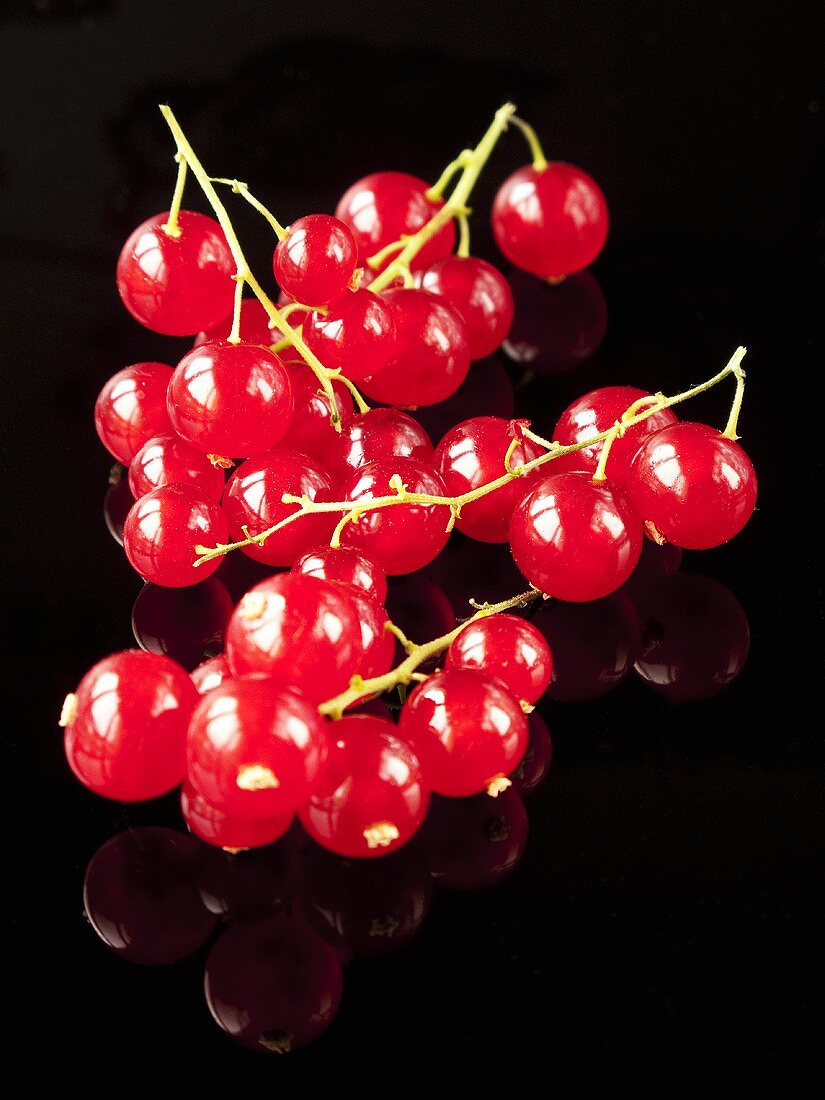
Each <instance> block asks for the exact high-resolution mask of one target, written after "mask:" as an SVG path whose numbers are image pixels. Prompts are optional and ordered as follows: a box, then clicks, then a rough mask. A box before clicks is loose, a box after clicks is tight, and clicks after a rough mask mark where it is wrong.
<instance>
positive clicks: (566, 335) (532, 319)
mask: <svg viewBox="0 0 825 1100" xmlns="http://www.w3.org/2000/svg"><path fill="white" fill-rule="evenodd" d="M507 280H508V282H509V284H510V288H511V290H512V292H513V298H514V300H515V316H514V318H513V325H512V328H511V329H510V335H509V336H508V337H507V339H506V340H505V341H504V351H505V353H506V354H507V356H508V357H509V358H510V359H512V360H514V361H515V362H516V363H519V364H520V365H521V366H522V367H524V369H525V370H531V371H533V373H534V374H544V375H554V374H565V373H566V372H567V371H572V370H576V369H577V368H578V367H581V366H583V365H584V364H585V363H587V362H588V361H589V360H590V359H592V358H593V356H594V355H595V354H596V352H597V351H598V350H599V347H600V345H601V342H602V340H604V336H605V333H606V331H607V303H606V302H605V300H604V294H603V293H602V288H601V287H600V286H599V284H598V282H597V280H596V279H595V278H594V277H593V275H591V274H590V272H589V271H580V272H579V273H578V274H577V275H569V276H568V277H567V278H566V279H565V280H564V282H563V283H559V284H557V285H551V284H550V283H547V282H543V281H542V280H541V279H537V278H536V277H535V276H534V275H531V274H530V273H529V272H527V271H518V270H516V271H511V272H510V274H509V275H508V276H507Z"/></svg>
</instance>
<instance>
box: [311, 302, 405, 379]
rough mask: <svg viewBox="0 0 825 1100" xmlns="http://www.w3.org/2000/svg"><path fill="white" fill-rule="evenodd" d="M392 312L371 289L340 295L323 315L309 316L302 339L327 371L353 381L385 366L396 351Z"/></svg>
mask: <svg viewBox="0 0 825 1100" xmlns="http://www.w3.org/2000/svg"><path fill="white" fill-rule="evenodd" d="M396 327H397V325H396V318H395V313H394V312H393V310H392V309H391V308H390V307H389V305H388V304H387V302H385V301H384V299H383V298H379V297H378V295H377V294H373V292H372V291H371V290H351V291H347V293H346V294H343V295H342V296H341V297H340V298H339V299H338V300H337V301H336V302H335V303H334V304H333V305H332V306H330V308H329V309H328V310H327V311H326V312H325V313H317V312H312V313H310V315H309V317H308V318H307V320H306V321H305V322H304V340H305V342H306V345H307V347H308V348H309V349H310V351H313V352H314V353H315V354H316V355H317V356H318V358H319V359H320V360H321V362H322V363H323V364H324V366H325V367H326V368H327V370H338V369H339V368H340V370H341V371H342V373H343V374H345V375H346V376H347V378H349V379H351V380H352V381H353V382H360V381H361V379H363V378H366V377H367V375H370V374H375V373H377V372H378V371H380V370H383V368H384V367H386V365H387V363H388V362H389V361H390V359H391V358H392V357H393V355H395V352H396Z"/></svg>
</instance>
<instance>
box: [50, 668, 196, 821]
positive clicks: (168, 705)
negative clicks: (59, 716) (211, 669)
mask: <svg viewBox="0 0 825 1100" xmlns="http://www.w3.org/2000/svg"><path fill="white" fill-rule="evenodd" d="M197 700H198V693H197V691H196V690H195V685H194V684H193V683H192V681H191V680H190V679H189V676H188V675H187V674H186V672H185V671H184V670H183V669H182V668H181V667H180V665H177V664H175V662H174V661H171V660H170V659H169V658H168V657H162V656H160V655H159V654H157V653H143V652H141V651H140V650H136V649H127V650H124V651H123V652H121V653H113V654H112V655H111V656H110V657H105V658H104V659H103V660H102V661H99V662H98V663H97V664H96V665H95V666H94V667H93V668H92V669H90V670H89V672H87V673H86V675H85V676H84V677H83V679H82V680H81V682H80V687H79V688H78V689H77V695H76V698H75V700H74V701H73V706H71V707H70V708H69V709H70V713H69V716H68V717H69V721H68V723H67V725H66V734H65V748H66V757H67V759H68V761H69V765H70V766H71V769H72V771H73V772H74V773H75V775H76V776H77V778H78V779H79V780H80V782H81V783H83V784H84V785H85V786H87V787H88V788H89V789H90V790H92V791H94V792H95V793H96V794H101V795H103V796H104V797H105V798H113V799H117V800H118V801H121V802H142V801H143V800H144V799H148V798H157V797H158V795H161V794H165V793H166V792H167V791H171V790H172V788H173V787H176V786H177V785H178V783H180V781H181V779H182V778H183V775H184V770H185V757H184V742H185V737H186V726H187V723H188V721H189V716H190V714H191V713H192V709H193V708H194V706H195V703H196V702H197ZM72 712H73V713H72Z"/></svg>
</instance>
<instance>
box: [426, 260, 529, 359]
mask: <svg viewBox="0 0 825 1100" xmlns="http://www.w3.org/2000/svg"><path fill="white" fill-rule="evenodd" d="M416 286H420V287H421V288H422V289H423V290H427V291H429V292H430V294H437V295H438V296H439V298H444V299H445V300H446V301H448V302H449V303H450V305H451V306H452V307H453V308H454V309H457V310H458V312H459V313H460V314H461V317H462V320H463V321H464V324H465V325H466V326H467V342H468V344H469V348H470V358H471V359H483V358H484V357H485V355H492V353H493V352H494V351H495V350H496V348H498V347H500V346H501V343H502V341H503V340H505V339H506V338H507V333H508V332H509V331H510V326H511V325H512V323H513V295H512V292H511V290H510V286H509V284H508V282H507V280H506V279H505V278H504V276H503V275H502V274H501V272H500V271H499V270H498V269H497V268H495V267H493V265H492V264H488V263H487V261H486V260H479V259H478V258H477V257H476V256H446V257H445V258H444V259H443V260H438V261H437V262H436V263H434V264H433V265H432V266H431V267H428V268H427V270H426V271H422V272H420V273H419V274H418V275H417V276H416Z"/></svg>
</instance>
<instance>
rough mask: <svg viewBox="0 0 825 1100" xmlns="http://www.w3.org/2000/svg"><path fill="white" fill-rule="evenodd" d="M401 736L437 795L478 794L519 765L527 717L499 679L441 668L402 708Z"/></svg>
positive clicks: (418, 688) (399, 729) (524, 740)
mask: <svg viewBox="0 0 825 1100" xmlns="http://www.w3.org/2000/svg"><path fill="white" fill-rule="evenodd" d="M398 733H399V736H400V737H401V738H402V740H404V741H407V742H408V743H409V744H410V745H412V747H413V749H414V750H415V752H416V754H417V755H418V757H419V759H420V760H421V764H422V767H423V772H424V780H425V782H426V783H427V784H429V786H430V787H431V789H432V790H433V791H435V792H436V793H437V794H445V795H449V796H450V797H451V798H464V797H465V796H467V795H471V794H480V793H481V792H482V791H485V790H487V789H488V787H489V786H490V784H492V783H493V782H494V780H497V779H503V778H504V777H506V776H507V775H509V774H510V772H511V771H513V769H514V768H516V767H518V765H519V764H520V762H521V758H522V757H523V756H524V752H525V749H526V748H527V719H526V717H525V715H524V712H523V711H522V709H521V707H520V706H519V704H518V703H517V702H516V700H515V699H514V698H513V696H512V695H511V694H510V693H509V691H507V690H506V689H505V687H504V686H503V685H502V684H501V683H500V682H499V681H498V680H493V679H492V678H491V677H489V676H486V675H484V674H483V673H481V672H475V671H470V670H468V669H454V668H450V669H444V670H443V671H442V672H436V673H434V674H433V675H432V676H430V677H429V679H427V680H425V681H424V682H423V683H422V684H419V685H418V687H417V688H416V689H415V691H414V692H413V693H412V694H411V695H410V697H409V698H408V699H407V702H406V703H405V704H404V707H403V709H402V711H401V721H400V724H399V727H398Z"/></svg>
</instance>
